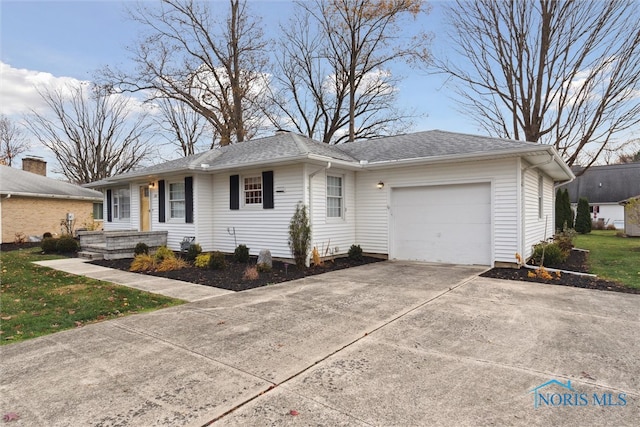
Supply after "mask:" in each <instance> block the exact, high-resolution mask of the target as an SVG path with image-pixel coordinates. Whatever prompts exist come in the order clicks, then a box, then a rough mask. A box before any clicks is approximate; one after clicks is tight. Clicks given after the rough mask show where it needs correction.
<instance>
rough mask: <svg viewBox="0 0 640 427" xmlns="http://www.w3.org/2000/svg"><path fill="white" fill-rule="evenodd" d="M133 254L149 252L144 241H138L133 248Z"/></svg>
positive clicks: (146, 253)
mask: <svg viewBox="0 0 640 427" xmlns="http://www.w3.org/2000/svg"><path fill="white" fill-rule="evenodd" d="M133 254H134V255H143V254H144V255H148V254H149V246H148V245H147V244H146V243H142V242H140V243H138V244H137V245H136V247H135V249H134V250H133Z"/></svg>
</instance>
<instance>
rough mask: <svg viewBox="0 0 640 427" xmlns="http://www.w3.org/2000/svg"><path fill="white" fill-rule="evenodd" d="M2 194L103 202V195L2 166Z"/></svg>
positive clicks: (0, 187) (0, 186) (0, 184)
mask: <svg viewBox="0 0 640 427" xmlns="http://www.w3.org/2000/svg"><path fill="white" fill-rule="evenodd" d="M0 194H2V195H9V194H12V195H22V196H33V197H58V198H68V199H94V200H96V201H99V200H102V193H100V192H99V191H95V190H90V189H88V188H83V187H80V186H78V185H74V184H69V183H68V182H63V181H58V180H57V179H53V178H47V177H46V176H42V175H38V174H35V173H31V172H26V171H23V170H21V169H16V168H12V167H9V166H2V165H0Z"/></svg>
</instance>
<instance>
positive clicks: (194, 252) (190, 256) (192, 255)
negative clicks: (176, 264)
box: [184, 243, 202, 262]
mask: <svg viewBox="0 0 640 427" xmlns="http://www.w3.org/2000/svg"><path fill="white" fill-rule="evenodd" d="M201 253H202V246H200V245H199V244H198V243H192V244H191V245H190V246H189V249H188V250H187V253H186V254H185V255H184V257H185V259H186V260H187V261H190V262H193V261H195V259H196V258H197V257H198V255H200V254H201Z"/></svg>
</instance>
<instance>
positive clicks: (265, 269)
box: [256, 262, 271, 273]
mask: <svg viewBox="0 0 640 427" xmlns="http://www.w3.org/2000/svg"><path fill="white" fill-rule="evenodd" d="M256 270H257V271H258V272H259V273H270V272H271V266H270V265H269V264H267V263H266V262H261V263H260V264H258V265H256Z"/></svg>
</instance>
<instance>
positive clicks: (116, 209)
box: [111, 188, 131, 220]
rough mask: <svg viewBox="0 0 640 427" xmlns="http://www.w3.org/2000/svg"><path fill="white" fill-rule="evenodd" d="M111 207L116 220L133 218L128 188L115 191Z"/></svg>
mask: <svg viewBox="0 0 640 427" xmlns="http://www.w3.org/2000/svg"><path fill="white" fill-rule="evenodd" d="M111 207H112V212H113V219H114V220H116V219H129V218H131V193H130V191H129V189H128V188H117V189H115V190H113V200H112V202H111Z"/></svg>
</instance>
